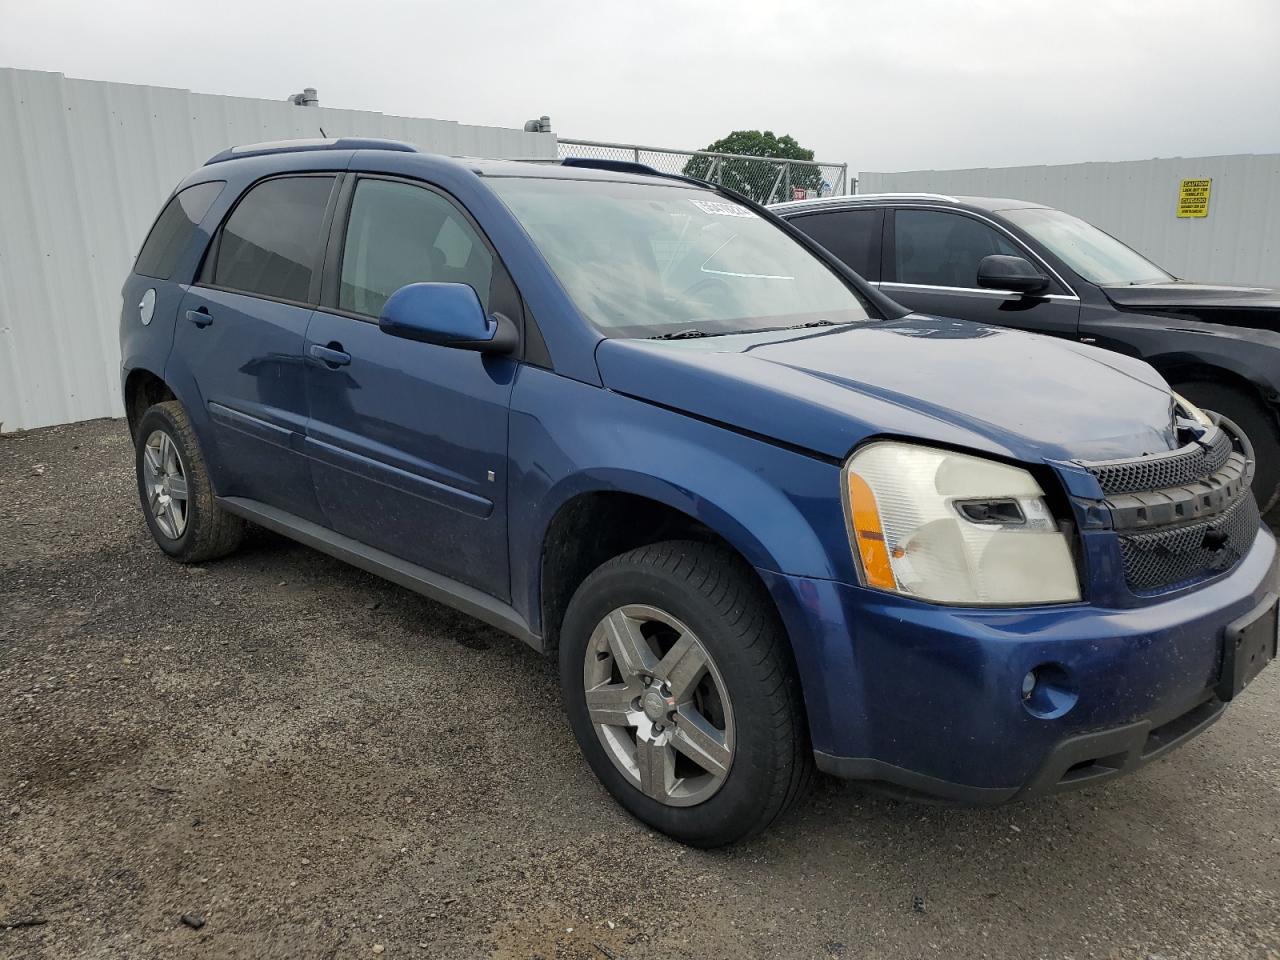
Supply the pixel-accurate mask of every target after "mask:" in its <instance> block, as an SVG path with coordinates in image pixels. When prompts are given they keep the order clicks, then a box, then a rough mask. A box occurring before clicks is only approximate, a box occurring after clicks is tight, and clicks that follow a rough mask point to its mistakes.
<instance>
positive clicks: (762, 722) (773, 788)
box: [560, 541, 813, 847]
mask: <svg viewBox="0 0 1280 960" xmlns="http://www.w3.org/2000/svg"><path fill="white" fill-rule="evenodd" d="M560 637H561V639H560V679H561V686H562V689H563V692H564V699H565V704H566V708H567V710H568V713H569V722H570V725H571V726H572V728H573V731H574V734H575V736H576V737H577V739H578V743H579V745H580V746H581V748H582V752H583V754H584V755H585V757H586V759H587V762H588V763H589V764H590V765H591V768H592V770H594V771H595V774H596V776H597V777H599V778H600V781H601V782H602V783H603V784H604V785H605V787H606V788H607V789H608V790H609V792H610V793H612V794H613V795H614V797H615V798H616V799H617V800H618V801H619V802H620V803H621V804H622V805H623V806H624V807H626V809H627V810H628V811H630V812H631V813H632V814H633V815H635V816H636V817H638V818H639V819H640V820H642V821H644V822H645V823H647V824H649V825H651V826H653V827H655V828H657V829H659V830H661V831H663V832H664V833H667V834H669V835H671V836H672V837H674V838H676V839H678V840H682V841H684V842H685V843H689V844H693V845H695V846H702V847H713V846H720V845H723V844H727V843H732V842H734V841H736V840H739V839H742V838H743V837H746V836H749V835H750V834H752V833H755V832H757V831H759V830H763V829H764V828H765V827H767V826H768V825H769V824H771V823H772V822H773V821H774V820H775V819H776V818H777V817H779V816H780V815H781V814H782V813H783V812H784V811H785V810H786V809H787V808H788V807H789V806H790V805H791V804H792V803H793V802H795V800H796V798H797V797H798V796H800V795H801V793H802V792H803V790H804V788H805V787H806V786H807V785H808V783H809V781H810V779H811V772H812V764H813V761H812V751H811V748H810V745H809V741H808V735H807V729H806V726H805V718H804V714H803V708H802V706H801V698H800V687H799V681H798V680H797V678H796V673H795V667H794V665H793V663H792V660H791V653H790V648H789V647H788V645H787V640H786V637H785V635H784V633H783V630H782V627H781V624H780V623H779V622H778V619H777V614H776V613H775V611H774V610H773V608H772V606H771V604H770V603H769V602H768V598H767V596H765V595H764V593H763V590H762V588H761V587H760V584H759V582H758V581H757V580H756V578H755V577H754V574H753V573H752V571H751V570H750V569H749V568H748V567H747V566H746V564H745V563H743V562H742V561H741V560H740V559H739V558H738V557H736V556H735V555H733V554H731V553H730V552H729V551H727V550H724V549H722V548H719V547H715V546H712V545H708V544H703V543H696V542H692V541H670V542H667V543H659V544H655V545H653V546H648V547H641V548H639V549H637V550H633V551H631V552H630V553H626V554H623V555H622V556H620V557H616V558H614V559H613V560H610V561H609V562H608V563H606V564H604V565H603V566H601V567H600V568H599V569H597V570H596V571H595V572H594V573H592V574H591V576H589V577H588V578H587V579H586V580H585V581H584V582H583V584H582V585H581V586H580V587H579V588H578V591H577V592H576V593H575V594H574V597H573V599H572V601H571V602H570V604H569V609H568V611H567V613H566V614H565V621H564V626H563V629H562V630H561V635H560Z"/></svg>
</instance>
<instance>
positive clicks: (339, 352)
mask: <svg viewBox="0 0 1280 960" xmlns="http://www.w3.org/2000/svg"><path fill="white" fill-rule="evenodd" d="M308 352H309V353H310V354H311V356H313V357H314V358H315V359H317V360H319V361H320V362H321V363H323V364H324V365H325V366H327V367H329V368H330V369H334V370H336V369H337V368H338V367H345V366H346V365H347V364H348V363H350V362H351V354H349V353H347V352H346V351H345V350H343V349H342V344H340V343H331V344H329V345H328V346H327V347H322V346H321V345H320V344H318V343H313V344H312V345H311V348H310V350H309V351H308Z"/></svg>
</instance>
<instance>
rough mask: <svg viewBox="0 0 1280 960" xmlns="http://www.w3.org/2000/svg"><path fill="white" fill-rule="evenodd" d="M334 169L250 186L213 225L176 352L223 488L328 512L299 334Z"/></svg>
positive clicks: (313, 516) (312, 516) (301, 511)
mask: <svg viewBox="0 0 1280 960" xmlns="http://www.w3.org/2000/svg"><path fill="white" fill-rule="evenodd" d="M335 183H336V178H335V176H334V175H332V174H317V175H297V176H282V177H273V178H271V179H268V180H263V181H261V182H259V183H257V184H255V185H254V186H252V187H250V188H249V189H248V190H247V191H246V192H245V194H244V195H243V196H242V197H241V198H240V200H239V201H238V202H237V203H236V205H235V206H234V207H233V208H232V210H231V213H230V215H229V216H228V217H227V218H226V220H225V221H224V222H223V224H222V226H221V227H220V228H219V230H218V232H217V233H216V234H215V235H214V239H213V242H212V244H211V246H210V248H209V252H208V253H207V254H206V256H205V263H204V265H203V267H202V268H201V272H200V276H199V278H198V281H197V283H195V284H194V285H193V286H192V287H191V289H190V290H189V291H188V293H187V295H186V297H185V298H184V300H183V302H182V304H181V305H180V306H179V308H178V319H177V332H176V334H175V337H174V350H173V353H172V358H174V361H176V362H180V363H184V364H186V365H187V367H188V368H189V372H190V374H191V375H192V378H193V379H194V381H195V384H196V387H197V389H198V391H199V394H200V399H201V402H202V404H203V406H204V411H203V412H204V416H203V417H201V418H200V420H201V421H202V422H203V423H204V430H205V434H206V435H205V436H202V437H201V441H202V443H203V444H204V445H205V446H206V448H212V450H211V458H212V459H215V460H216V465H215V467H214V470H213V476H214V480H215V485H216V487H217V492H218V493H219V495H221V496H234V497H245V498H248V499H252V500H257V501H260V502H262V503H266V504H270V505H271V506H274V507H278V508H280V509H282V510H287V511H288V512H290V513H293V514H296V515H298V516H301V517H305V518H307V519H309V520H313V521H320V520H321V519H322V517H321V514H320V511H319V508H318V507H317V505H316V500H315V493H314V490H313V487H312V483H311V471H310V468H309V466H308V465H307V462H306V458H305V457H304V456H303V454H302V439H303V435H304V431H305V428H306V419H307V400H306V385H305V379H304V372H303V364H302V345H303V338H304V336H305V334H306V329H307V323H308V322H309V321H310V319H311V313H312V309H313V304H314V303H315V302H316V300H317V299H318V295H319V289H320V269H321V265H322V263H323V257H324V246H325V236H326V234H327V229H326V228H327V220H328V217H329V215H330V211H331V207H332V202H333V199H334V193H335V191H334V185H335Z"/></svg>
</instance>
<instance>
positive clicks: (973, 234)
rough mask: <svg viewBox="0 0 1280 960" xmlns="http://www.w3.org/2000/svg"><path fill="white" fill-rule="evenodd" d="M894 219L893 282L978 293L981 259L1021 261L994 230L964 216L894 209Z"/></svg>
mask: <svg viewBox="0 0 1280 960" xmlns="http://www.w3.org/2000/svg"><path fill="white" fill-rule="evenodd" d="M893 220H894V244H893V247H894V253H893V263H894V268H895V270H896V276H895V279H896V280H897V282H898V283H915V284H920V285H922V286H929V287H973V288H977V286H978V264H979V263H981V262H982V258H983V257H989V256H992V255H993V254H1000V255H1002V256H1008V257H1025V256H1026V254H1025V253H1024V252H1023V251H1022V250H1021V249H1019V248H1018V247H1016V246H1014V244H1013V243H1012V242H1011V241H1010V240H1009V239H1008V238H1007V237H1005V236H1004V235H1003V234H1002V233H1000V232H999V231H998V230H996V229H994V228H993V227H990V226H988V225H987V224H985V223H983V222H982V221H980V220H975V219H974V218H973V217H966V216H964V215H963V214H959V213H946V212H943V211H940V210H898V211H897V212H896V213H895V214H894V217H893Z"/></svg>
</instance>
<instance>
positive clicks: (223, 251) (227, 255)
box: [213, 177, 333, 302]
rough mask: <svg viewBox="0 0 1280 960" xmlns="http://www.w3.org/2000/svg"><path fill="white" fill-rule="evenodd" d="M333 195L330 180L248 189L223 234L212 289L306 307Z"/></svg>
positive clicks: (285, 182)
mask: <svg viewBox="0 0 1280 960" xmlns="http://www.w3.org/2000/svg"><path fill="white" fill-rule="evenodd" d="M332 189H333V177H281V178H279V179H276V180H267V181H266V182H264V183H260V184H258V185H257V186H256V187H254V188H253V189H251V190H250V191H249V192H248V193H247V194H245V195H244V197H243V198H242V199H241V200H240V203H239V204H238V205H237V206H236V209H235V212H234V213H232V214H231V217H230V218H229V219H228V220H227V222H226V224H225V225H224V226H223V228H222V238H221V239H220V240H219V242H218V262H217V264H216V266H215V267H214V271H213V283H214V285H215V286H218V287H226V288H228V289H230V290H238V291H241V292H244V293H251V294H255V295H257V296H262V297H271V298H273V299H277V300H296V301H300V302H305V301H307V299H308V295H309V293H310V289H311V276H312V274H313V273H314V271H315V270H316V269H317V266H318V264H319V259H320V252H321V250H322V249H323V247H324V237H322V236H321V235H320V228H321V226H323V224H324V211H325V206H326V205H327V204H328V202H329V193H330V191H331V190H332Z"/></svg>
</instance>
